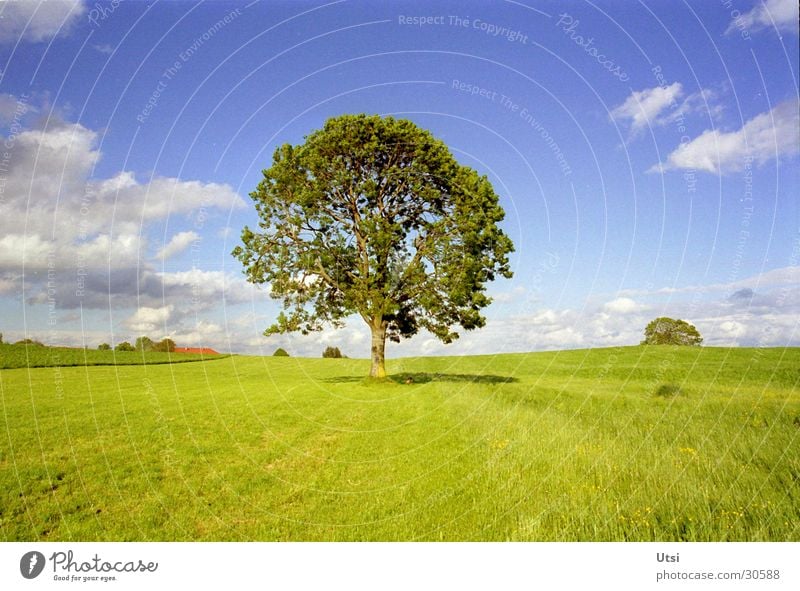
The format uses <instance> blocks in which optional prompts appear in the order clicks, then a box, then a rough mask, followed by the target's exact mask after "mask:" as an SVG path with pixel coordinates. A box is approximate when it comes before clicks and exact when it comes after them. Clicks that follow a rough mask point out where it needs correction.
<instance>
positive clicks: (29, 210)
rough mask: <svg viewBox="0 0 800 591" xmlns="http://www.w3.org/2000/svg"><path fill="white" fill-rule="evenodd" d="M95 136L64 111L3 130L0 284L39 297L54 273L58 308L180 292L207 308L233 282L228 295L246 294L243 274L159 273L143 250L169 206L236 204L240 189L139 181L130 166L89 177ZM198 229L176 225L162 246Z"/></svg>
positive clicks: (194, 208)
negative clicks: (39, 123) (49, 120)
mask: <svg viewBox="0 0 800 591" xmlns="http://www.w3.org/2000/svg"><path fill="white" fill-rule="evenodd" d="M97 140H98V135H97V133H96V132H95V131H93V130H91V129H88V128H86V127H84V126H82V125H80V124H77V123H67V122H63V121H56V122H54V123H53V124H51V125H49V126H48V127H47V128H45V129H25V130H22V131H19V130H18V131H16V132H15V133H14V134H13V135H9V136H8V137H5V138H3V137H0V142H2V143H4V144H6V146H7V151H8V153H9V156H10V157H9V159H8V171H7V172H6V174H5V175H4V176H5V178H4V184H3V187H2V190H3V215H2V216H0V286H2V291H3V292H4V293H13V292H16V293H21V291H22V288H23V287H24V292H25V296H26V301H27V302H28V303H33V304H35V303H46V301H47V295H46V293H47V289H46V285H47V283H48V282H50V283H54V284H55V285H56V286H57V289H56V303H57V306H58V308H60V309H75V308H78V307H81V306H82V307H84V308H86V309H91V308H99V309H103V308H108V307H109V306H115V307H134V306H137V305H142V306H146V307H152V308H158V307H161V306H165V305H170V304H173V305H174V304H177V303H180V304H181V305H182V306H183V307H186V305H187V302H188V303H189V304H190V305H191V307H192V309H206V308H208V307H210V306H212V305H216V304H217V303H219V302H221V301H223V300H225V299H226V297H228V296H227V295H226V293H225V290H226V289H229V288H230V287H231V286H236V288H237V289H236V290H235V291H236V293H235V294H230V296H229V298H230V300H232V301H241V299H242V298H243V297H245V295H252V292H250V291H248V290H246V289H245V288H244V287H243V286H242V284H244V281H243V280H242V279H238V280H234V279H233V278H230V277H228V276H227V275H225V274H224V273H221V272H216V273H217V274H216V275H214V274H212V275H208V276H204V277H202V276H199V275H197V274H195V275H192V276H187V275H180V274H168V273H162V274H159V273H157V272H156V271H155V266H154V264H153V263H154V262H153V261H151V260H149V259H148V257H147V254H148V236H150V235H152V234H155V227H156V225H157V224H163V221H164V220H166V219H168V218H169V217H170V216H174V215H176V214H181V215H184V216H191V215H196V214H197V212H203V215H204V216H208V215H212V212H213V211H214V210H215V209H216V210H230V209H232V208H243V207H244V206H245V203H244V201H243V200H242V199H241V197H239V196H238V195H237V194H236V192H235V191H234V190H233V189H232V188H231V187H229V186H228V185H223V184H219V183H205V182H201V181H196V180H180V179H175V178H164V177H157V178H153V179H150V180H147V181H140V180H139V179H137V178H136V176H135V175H134V173H132V172H130V171H122V172H119V173H117V174H115V175H113V176H111V177H110V178H99V179H97V178H92V176H91V175H92V171H93V169H94V166H95V165H96V164H97V162H98V161H99V160H100V158H101V156H102V155H101V153H100V151H99V150H98V149H97V148H96V144H97ZM199 239H200V236H199V234H198V233H197V232H194V231H183V232H179V233H177V234H176V235H175V236H173V237H172V238H171V240H170V241H169V242H168V244H166V245H164V246H163V248H162V249H161V251H160V252H159V256H161V257H163V258H162V260H164V259H165V258H168V257H170V256H174V255H175V254H177V253H179V252H180V251H181V250H182V249H184V248H186V247H187V246H188V245H189V244H191V243H192V242H194V241H195V240H199ZM192 282H194V283H192ZM170 298H173V299H174V301H172V300H170ZM203 298H206V299H205V300H204V299H203Z"/></svg>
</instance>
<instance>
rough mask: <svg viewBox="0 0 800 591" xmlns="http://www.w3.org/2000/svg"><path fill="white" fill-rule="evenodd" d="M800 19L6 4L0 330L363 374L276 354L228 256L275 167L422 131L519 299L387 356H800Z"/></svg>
mask: <svg viewBox="0 0 800 591" xmlns="http://www.w3.org/2000/svg"><path fill="white" fill-rule="evenodd" d="M797 22H798V8H797V2H796V1H795V0H765V1H763V2H762V1H760V0H758V1H753V0H720V1H714V2H711V1H705V0H704V1H691V2H689V1H687V2H678V1H669V2H668V1H666V0H648V1H644V0H642V1H639V2H634V1H633V0H631V1H626V2H623V1H621V0H614V1H596V2H588V1H587V2H578V1H575V2H548V1H534V0H527V1H511V0H508V1H495V2H465V1H459V2H398V1H394V2H381V3H376V2H367V1H364V2H358V1H347V0H341V1H334V2H301V1H297V2H295V1H291V2H289V1H281V2H270V1H267V2H233V1H225V2H211V1H207V2H183V1H163V0H162V1H157V2H149V1H148V2H144V1H135V0H122V1H116V0H115V1H114V2H102V1H97V2H87V1H83V0H50V1H47V2H38V1H36V0H31V1H0V136H2V137H0V144H2V146H1V147H0V332H2V333H3V336H4V340H5V341H6V342H8V341H15V340H19V339H23V338H34V339H37V340H41V341H43V342H45V343H48V344H63V345H70V346H88V347H91V348H94V347H96V346H97V345H98V344H100V343H102V342H106V343H111V344H117V343H120V342H122V341H126V340H127V341H131V342H132V341H133V340H135V339H136V337H137V336H141V335H148V336H150V337H151V338H153V339H160V338H163V337H170V338H172V339H173V340H174V341H175V342H176V343H177V344H178V346H207V347H213V348H215V349H217V350H219V351H224V352H235V353H245V354H271V353H272V352H273V351H274V350H275V349H276V348H277V347H284V348H286V349H287V350H288V351H289V352H290V353H291V354H292V355H305V356H315V357H316V356H319V355H321V352H322V350H323V349H324V347H326V346H329V345H332V346H338V347H339V348H340V349H341V350H342V352H343V353H344V354H346V355H348V356H350V357H368V356H369V335H368V330H367V328H366V326H365V325H363V322H362V321H361V320H360V318H358V317H353V318H352V319H350V321H348V323H347V326H346V327H345V328H343V329H340V330H333V329H330V330H325V331H323V332H321V333H316V334H313V335H308V336H302V335H278V336H272V337H269V338H267V337H264V336H263V334H262V332H263V331H264V329H265V328H266V327H267V326H269V325H270V324H271V323H272V322H273V320H274V319H275V317H276V315H277V313H278V311H279V310H280V302H278V301H275V300H272V299H270V297H269V290H268V286H253V285H250V284H248V283H247V282H246V281H245V278H244V275H243V273H242V268H241V265H240V263H239V262H238V261H237V260H236V259H234V258H233V257H232V256H231V251H232V250H233V248H234V247H235V246H236V245H237V244H238V243H239V237H240V235H241V231H242V228H243V227H244V226H245V225H249V226H251V227H252V226H255V225H256V224H257V223H258V218H257V215H256V212H255V208H254V207H253V204H252V201H251V199H250V197H249V193H250V192H251V191H253V190H254V189H255V187H256V185H257V184H258V182H259V181H260V179H261V171H262V170H263V169H265V168H268V167H269V166H270V164H271V159H272V154H273V152H274V150H275V149H276V147H278V146H280V145H282V144H284V143H292V144H299V143H302V141H303V138H304V137H305V136H306V135H308V134H310V133H311V132H312V131H314V130H316V129H319V128H320V127H322V125H323V123H324V122H325V120H326V119H328V118H330V117H334V116H337V115H341V114H345V113H361V112H365V113H377V114H380V115H392V116H394V117H400V118H407V119H410V120H412V121H414V122H415V123H416V124H418V125H419V126H421V127H423V128H425V129H428V130H430V131H431V132H432V133H433V134H434V135H435V136H436V137H438V138H440V139H442V140H443V141H444V142H445V143H446V144H447V145H448V146H449V147H450V149H451V151H452V153H453V154H454V156H455V157H456V158H457V160H458V161H459V162H460V163H462V164H464V165H467V166H470V167H473V168H475V169H476V170H478V171H479V172H480V173H481V174H485V175H486V176H487V177H488V178H489V179H490V181H491V182H492V184H493V186H494V188H495V190H496V192H497V193H498V195H499V196H500V202H501V205H502V206H503V208H504V209H505V212H506V218H505V220H504V221H503V222H502V225H503V228H504V230H505V231H506V233H507V234H508V235H509V236H510V237H511V239H512V241H513V242H514V245H515V252H514V254H513V256H512V258H511V263H512V270H513V271H514V277H513V278H512V279H508V280H505V279H503V280H497V281H495V282H494V283H492V284H491V285H490V286H489V293H490V294H491V296H492V297H493V303H492V304H491V305H490V306H489V307H488V308H487V309H486V310H485V315H486V317H487V323H486V326H485V327H484V328H483V329H480V330H476V331H469V332H467V331H461V338H460V339H459V340H457V341H456V342H455V343H453V344H450V345H443V344H441V343H440V342H438V341H437V340H436V339H435V338H434V337H432V336H431V335H429V334H426V333H421V334H419V335H417V336H416V337H414V338H413V339H410V340H407V341H403V342H402V343H400V344H394V343H390V344H389V345H388V346H387V355H388V356H389V357H397V356H413V355H443V354H444V355H460V354H491V353H503V352H523V351H536V350H547V349H568V348H588V347H611V346H623V345H636V344H638V343H639V341H641V340H642V338H643V331H644V327H645V326H646V324H647V323H648V321H649V320H651V319H653V318H655V317H658V316H671V317H675V318H682V319H684V320H687V321H689V322H691V323H693V324H695V325H696V326H697V328H698V329H699V330H700V332H701V334H702V335H703V336H704V337H705V344H706V345H720V346H722V345H724V346H798V345H800V331H798V329H799V328H800V320H799V319H800V266H799V264H800V260H799V259H800V197H798V196H800V167H799V166H798V152H800V123H799V122H798V106H799V105H800V102H799V100H800V99H799V96H800V95H799V93H798V61H799V58H798V25H797Z"/></svg>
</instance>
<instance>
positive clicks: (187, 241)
mask: <svg viewBox="0 0 800 591" xmlns="http://www.w3.org/2000/svg"><path fill="white" fill-rule="evenodd" d="M199 240H200V235H199V234H198V233H197V232H179V233H177V234H175V235H174V236H173V237H172V239H171V240H170V241H169V242H168V243H167V244H166V246H164V248H162V249H161V250H159V251H158V254H156V258H159V259H168V258H170V257H173V256H175V255H176V254H180V253H182V252H183V251H184V250H186V249H187V248H189V246H190V245H191V244H192V242H196V241H199Z"/></svg>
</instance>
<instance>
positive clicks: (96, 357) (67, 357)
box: [0, 343, 223, 369]
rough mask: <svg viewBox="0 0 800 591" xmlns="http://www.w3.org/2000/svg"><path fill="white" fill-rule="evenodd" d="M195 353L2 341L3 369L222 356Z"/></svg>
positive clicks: (130, 362) (0, 357) (181, 359)
mask: <svg viewBox="0 0 800 591" xmlns="http://www.w3.org/2000/svg"><path fill="white" fill-rule="evenodd" d="M222 357H223V356H222V355H215V356H213V357H209V356H208V355H206V356H205V357H203V355H199V354H193V353H158V352H156V351H144V352H142V351H99V350H97V349H76V348H72V347H44V346H41V345H40V346H36V345H27V346H26V345H12V344H4V343H0V369H16V368H20V367H70V366H76V365H81V366H83V365H143V364H148V365H155V364H158V363H185V362H187V361H203V360H204V359H220V358H222Z"/></svg>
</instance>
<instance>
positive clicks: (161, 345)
mask: <svg viewBox="0 0 800 591" xmlns="http://www.w3.org/2000/svg"><path fill="white" fill-rule="evenodd" d="M153 351H160V352H162V353H173V352H174V351H175V341H173V340H172V339H169V338H163V339H161V340H160V341H159V342H158V343H155V344H154V345H153Z"/></svg>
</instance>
